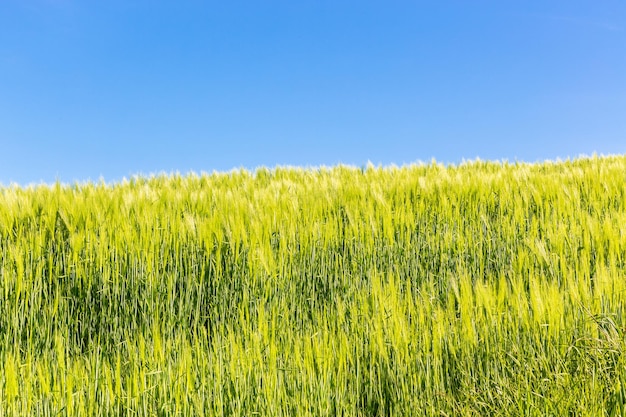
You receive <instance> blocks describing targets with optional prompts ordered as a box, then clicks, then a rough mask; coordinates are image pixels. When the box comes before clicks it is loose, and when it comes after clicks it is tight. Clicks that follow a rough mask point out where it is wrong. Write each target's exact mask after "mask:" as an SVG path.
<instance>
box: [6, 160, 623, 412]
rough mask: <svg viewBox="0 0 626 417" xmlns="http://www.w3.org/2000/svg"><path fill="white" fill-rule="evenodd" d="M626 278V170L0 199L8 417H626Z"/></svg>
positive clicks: (286, 173)
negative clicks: (266, 416) (467, 416)
mask: <svg viewBox="0 0 626 417" xmlns="http://www.w3.org/2000/svg"><path fill="white" fill-rule="evenodd" d="M625 266H626V157H603V158H598V157H594V158H585V159H578V160H574V161H565V162H557V163H552V162H546V163H542V164H522V163H515V164H509V163H489V162H471V163H464V164H461V165H459V166H447V167H446V166H443V165H440V164H436V163H431V164H427V165H413V166H406V167H401V168H399V167H388V168H376V167H371V166H370V167H367V168H364V169H358V168H351V167H345V166H338V167H334V168H321V169H295V168H294V169H292V168H276V169H272V170H269V169H258V170H256V171H255V172H249V171H244V170H242V171H237V172H231V173H228V174H220V173H215V174H212V175H202V176H197V175H188V176H180V175H172V176H157V177H151V178H145V177H137V178H133V179H131V180H129V181H124V182H122V183H118V184H103V183H100V184H94V183H88V184H82V185H74V186H65V185H60V184H57V185H54V186H43V185H42V186H34V187H29V188H20V187H15V186H11V187H5V188H0V369H1V370H2V372H1V374H0V416H5V415H10V416H12V415H16V416H17V415H47V416H48V415H59V414H60V415H71V416H105V415H107V416H108V415H133V416H134V415H137V416H155V415H159V416H161V415H163V416H165V415H196V416H213V415H229V416H230V415H241V416H244V415H245V416H250V415H272V416H281V415H289V416H306V415H310V416H322V415H329V416H335V415H345V416H350V415H352V416H376V415H381V416H388V415H433V416H435V415H437V416H440V415H537V416H543V415H590V416H591V415H593V416H598V415H624V414H626V387H625V385H626V343H625V338H624V330H625V329H624V327H625V326H626V316H625V312H624V308H625V307H626V270H625ZM255 413H258V414H255Z"/></svg>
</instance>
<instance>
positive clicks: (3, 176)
mask: <svg viewBox="0 0 626 417" xmlns="http://www.w3.org/2000/svg"><path fill="white" fill-rule="evenodd" d="M594 152H597V153H598V154H616V153H626V3H625V2H624V1H623V0H588V1H578V0H558V1H557V0H507V1H504V0H493V1H483V0H471V1H470V0H463V1H447V0H437V1H435V0H432V1H396V0H385V1H368V0H360V1H348V0H315V1H314V0H284V1H283V0H262V1H261V0H247V1H243V0H228V1H223V0H221V1H199V0H175V1H174V0H171V1H155V0H152V1H151V0H106V1H104V0H103V1H100V0H98V1H96V0H93V1H89V0H2V1H0V183H2V184H5V185H6V184H8V183H10V182H17V183H20V184H28V183H32V182H41V181H43V182H54V181H55V180H61V181H63V182H74V181H86V180H94V181H98V180H99V179H101V178H103V179H104V180H106V181H119V180H121V179H122V178H123V177H129V176H132V175H134V174H146V175H147V174H151V173H160V172H173V171H178V172H180V173H187V172H189V171H195V172H202V171H205V172H212V171H214V170H218V171H227V170H230V169H232V168H239V167H245V168H249V169H254V168H255V167H257V166H261V165H264V166H269V167H273V166H276V165H297V166H305V167H306V166H318V165H333V164H337V163H345V164H352V165H357V166H363V165H365V164H366V163H367V162H368V161H371V162H372V163H374V164H376V165H378V164H383V165H388V164H396V165H401V164H405V163H411V162H416V161H430V160H431V159H432V158H435V159H436V160H438V161H441V162H445V163H458V162H461V161H462V160H463V159H475V158H477V157H479V158H481V159H490V160H495V159H498V160H500V159H508V160H509V161H514V160H521V161H531V162H533V161H541V160H545V159H557V158H561V159H565V158H568V157H576V156H579V155H581V154H592V153H594Z"/></svg>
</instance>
